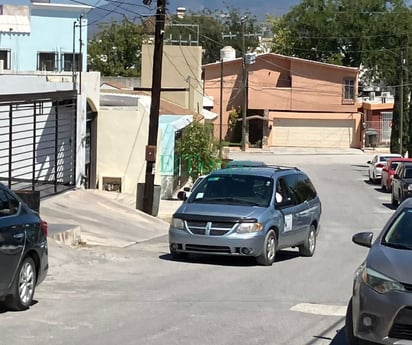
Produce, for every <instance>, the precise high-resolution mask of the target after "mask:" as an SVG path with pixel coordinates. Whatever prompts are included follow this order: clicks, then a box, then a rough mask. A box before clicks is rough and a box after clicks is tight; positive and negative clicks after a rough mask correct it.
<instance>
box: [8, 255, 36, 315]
mask: <svg viewBox="0 0 412 345" xmlns="http://www.w3.org/2000/svg"><path fill="white" fill-rule="evenodd" d="M35 287H36V267H35V265H34V261H33V259H32V258H31V257H27V258H25V259H24V260H23V262H22V263H21V264H20V266H19V269H18V270H17V275H16V278H15V280H14V283H13V293H12V294H11V295H10V296H7V298H6V303H5V304H6V307H7V308H8V309H10V310H17V311H21V310H26V309H27V308H29V307H30V305H31V303H32V300H33V296H34V290H35Z"/></svg>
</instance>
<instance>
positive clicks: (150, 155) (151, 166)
mask: <svg viewBox="0 0 412 345" xmlns="http://www.w3.org/2000/svg"><path fill="white" fill-rule="evenodd" d="M151 2H152V0H143V3H144V4H145V5H150V4H151ZM165 12H166V0H157V10H156V27H155V40H154V53H153V73H152V100H151V104H150V115H149V138H148V143H147V146H146V176H145V185H144V194H143V211H144V212H145V213H148V214H152V212H153V194H154V178H155V166H156V151H157V134H158V129H159V109H160V91H161V83H162V62H163V35H164V27H165Z"/></svg>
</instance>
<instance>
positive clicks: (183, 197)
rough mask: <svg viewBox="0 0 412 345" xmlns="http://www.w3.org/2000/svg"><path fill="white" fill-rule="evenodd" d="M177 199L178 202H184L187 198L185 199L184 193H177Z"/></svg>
mask: <svg viewBox="0 0 412 345" xmlns="http://www.w3.org/2000/svg"><path fill="white" fill-rule="evenodd" d="M177 198H178V199H180V200H183V201H185V200H186V199H187V197H186V192H184V191H180V192H178V193H177Z"/></svg>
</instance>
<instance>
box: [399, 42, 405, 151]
mask: <svg viewBox="0 0 412 345" xmlns="http://www.w3.org/2000/svg"><path fill="white" fill-rule="evenodd" d="M403 65H404V60H403V50H401V71H400V72H401V73H400V88H401V90H400V95H399V96H400V97H399V98H400V103H401V108H400V116H399V117H400V119H399V122H400V123H399V153H400V154H401V155H402V156H403Z"/></svg>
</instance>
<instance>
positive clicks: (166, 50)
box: [141, 45, 203, 112]
mask: <svg viewBox="0 0 412 345" xmlns="http://www.w3.org/2000/svg"><path fill="white" fill-rule="evenodd" d="M153 48H154V46H153V45H143V46H142V79H141V86H142V87H151V85H152V71H153ZM201 66H202V47H199V46H175V45H165V46H164V47H163V67H162V88H187V89H188V90H187V91H173V92H167V91H162V99H165V100H168V101H170V102H172V103H175V104H177V105H180V106H181V107H183V108H187V109H191V110H192V111H195V112H200V110H201V109H202V108H203V82H202V68H201Z"/></svg>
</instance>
